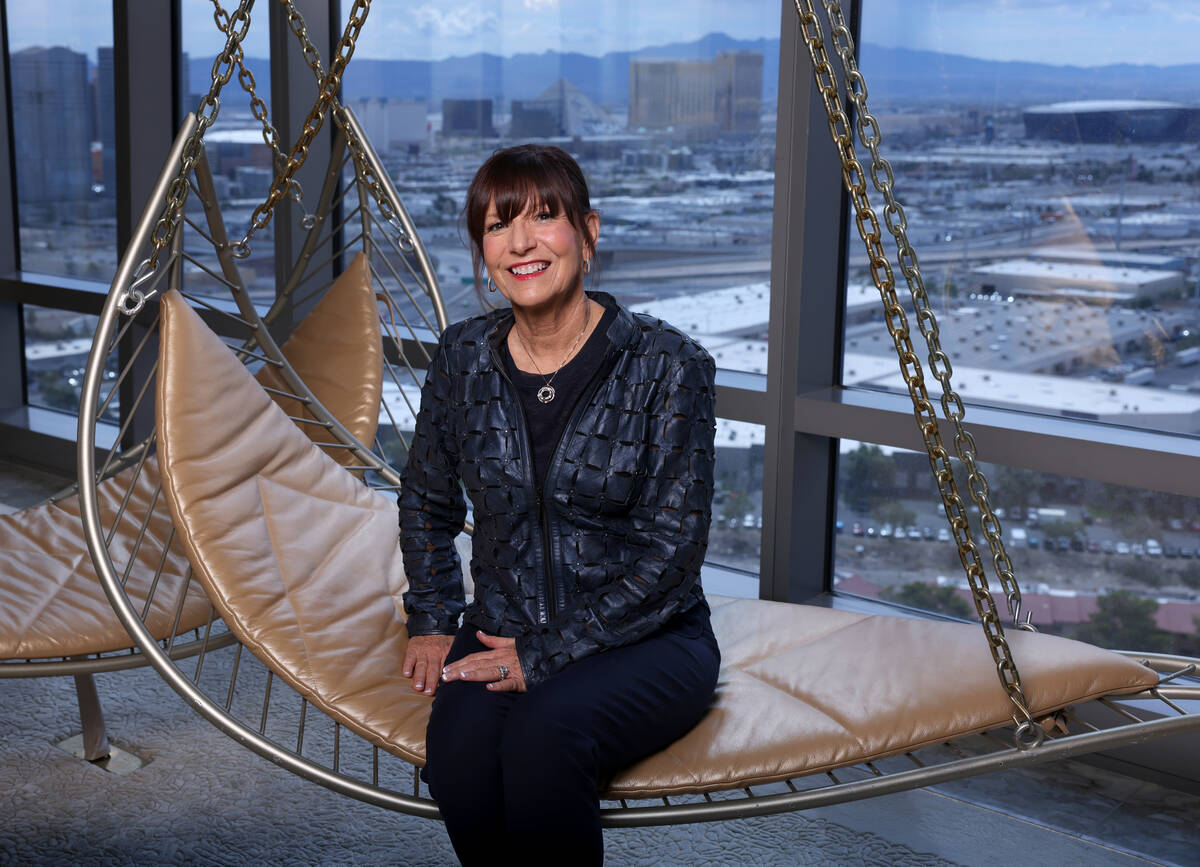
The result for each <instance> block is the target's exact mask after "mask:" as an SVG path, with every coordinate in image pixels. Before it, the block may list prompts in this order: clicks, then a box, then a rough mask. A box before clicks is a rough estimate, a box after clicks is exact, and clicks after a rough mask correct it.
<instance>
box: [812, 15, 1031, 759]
mask: <svg viewBox="0 0 1200 867" xmlns="http://www.w3.org/2000/svg"><path fill="white" fill-rule="evenodd" d="M793 2H794V3H795V7H796V12H797V14H798V15H799V16H800V31H801V36H802V37H803V39H804V43H805V46H806V47H807V48H808V53H809V57H810V58H811V60H812V67H813V78H814V80H815V82H816V85H817V89H818V90H819V92H820V94H821V101H822V103H823V104H824V107H825V112H826V116H827V119H828V122H829V133H830V136H831V137H832V138H833V143H834V146H835V147H836V148H837V151H838V155H839V157H840V159H841V164H842V181H843V183H844V184H845V187H846V190H847V192H848V194H849V196H850V200H851V202H852V204H853V206H854V214H855V224H856V226H857V228H858V234H859V237H861V238H862V241H863V244H864V245H865V246H866V250H867V255H868V258H869V259H870V270H871V279H872V281H873V282H874V284H875V286H876V288H877V289H878V290H879V293H880V298H881V300H882V302H883V308H884V318H885V321H886V323H887V328H888V332H889V333H890V334H891V336H892V342H893V344H894V345H895V348H896V354H897V357H898V359H899V362H900V373H901V376H902V377H903V379H904V382H905V385H906V386H907V387H908V392H909V396H910V398H911V399H912V402H913V412H914V415H915V416H916V419H917V424H918V427H919V428H920V431H921V435H922V438H923V439H924V442H925V448H926V451H927V452H928V454H929V463H930V468H931V469H932V471H933V475H934V479H935V480H936V482H937V486H938V492H939V494H940V495H941V498H942V503H943V505H944V507H945V510H946V516H947V519H948V521H949V524H950V529H951V532H952V533H953V534H954V540H955V543H956V545H957V549H958V557H959V561H960V562H961V564H962V567H963V571H964V572H965V573H966V576H967V582H968V584H969V585H970V587H971V597H972V600H973V602H974V603H975V610H976V612H977V613H978V615H979V620H980V624H981V625H982V627H983V632H984V635H985V636H986V637H987V641H988V648H989V650H990V651H991V654H992V659H993V661H994V662H995V665H996V671H997V674H998V676H999V678H1000V682H1001V684H1002V685H1003V686H1004V689H1005V692H1006V693H1007V694H1008V698H1009V700H1010V702H1011V703H1012V705H1013V707H1014V708H1015V710H1016V712H1015V713H1014V715H1013V721H1014V722H1015V723H1016V725H1017V732H1016V743H1017V746H1018V747H1021V748H1028V747H1032V746H1036V745H1037V744H1039V743H1041V740H1042V738H1043V737H1044V731H1043V730H1042V728H1041V726H1039V725H1038V723H1037V721H1036V720H1034V718H1033V715H1032V714H1031V713H1030V711H1029V703H1028V701H1027V700H1026V698H1025V694H1024V691H1023V689H1022V687H1021V680H1020V674H1019V672H1018V671H1017V665H1016V661H1015V660H1014V659H1013V656H1012V651H1011V649H1010V648H1009V646H1008V640H1007V639H1006V638H1005V636H1004V628H1003V626H1002V625H1001V623H1000V616H999V613H998V612H997V610H996V604H995V601H994V600H993V599H992V595H991V592H990V589H989V587H988V582H987V574H986V572H985V570H984V568H983V564H982V561H981V559H980V556H979V549H978V548H977V547H976V545H975V542H974V540H973V539H972V538H971V534H970V522H969V521H968V519H967V515H966V509H965V507H964V504H963V499H962V496H961V495H960V494H959V492H958V486H957V483H956V482H955V480H954V471H953V467H952V466H951V463H950V456H949V454H948V452H947V451H946V448H945V446H944V445H943V444H942V439H941V433H940V432H939V430H938V421H937V415H936V413H935V411H934V405H933V402H932V401H931V400H930V398H929V394H928V391H927V390H926V388H925V379H924V376H923V374H922V372H921V362H920V359H919V358H918V357H917V354H916V352H915V351H914V349H913V344H912V340H911V339H910V336H909V335H910V331H909V326H908V318H907V316H906V315H905V313H904V309H903V307H901V306H900V302H899V300H898V298H897V295H896V279H895V273H894V272H893V270H892V266H891V264H890V262H889V260H888V257H887V254H886V253H885V252H884V249H883V244H882V241H881V239H882V231H881V229H880V225H879V218H878V217H877V216H876V214H875V211H874V210H873V209H872V207H871V202H870V199H869V197H868V195H867V189H866V179H865V174H864V172H863V167H862V164H861V163H860V162H859V160H858V157H857V155H856V154H855V152H854V141H853V137H852V134H851V131H850V121H849V118H848V117H847V115H846V112H845V110H844V109H843V107H842V103H841V100H840V97H839V93H838V84H837V78H836V76H835V74H834V71H833V67H832V66H831V65H830V63H829V56H828V54H827V53H826V51H825V42H824V37H823V34H822V31H821V25H820V22H819V20H818V18H817V15H816V11H815V9H814V7H813V5H812V2H811V0H793ZM824 5H825V7H826V11H827V12H829V11H830V6H831V5H832V4H831V2H830V0H825V2H824ZM840 18H841V16H840V9H839V10H838V20H840ZM843 25H844V21H843ZM843 31H845V28H844V26H843ZM845 35H846V36H848V31H845ZM843 44H847V43H845V41H843ZM843 62H845V59H844V58H843ZM847 81H848V82H852V86H851V88H850V89H851V90H858V91H860V93H861V97H860V100H861V105H862V107H863V108H865V104H866V85H865V82H864V81H863V79H862V75H861V73H858V71H857V68H854V75H851V73H850V71H849V69H848V70H847ZM855 104H856V107H857V106H858V105H859V104H860V102H859V100H856V102H855ZM864 115H865V112H863V111H861V109H860V115H859V116H860V121H859V122H860V124H861V125H862V126H861V128H860V131H859V132H860V136H864V135H865V137H866V138H867V139H868V140H869V141H872V142H873V143H874V144H875V148H873V149H871V150H872V156H873V157H874V158H875V161H873V162H872V168H871V171H872V179H873V181H876V184H877V186H878V180H877V179H878V178H879V177H880V176H882V177H884V178H886V180H887V182H888V188H889V192H890V185H891V180H892V178H891V168H890V166H888V165H887V163H886V162H884V161H883V160H882V158H881V157H879V156H878V153H877V147H878V141H879V130H878V125H876V124H875V122H874V118H871V120H870V121H864V120H862V117H863V116H864ZM868 116H869V115H868ZM866 129H870V134H869V135H866V134H865V133H864V130H866ZM887 204H888V206H889V208H890V210H886V211H885V219H886V220H887V222H888V228H889V231H892V233H893V235H896V230H895V229H893V226H896V227H900V228H901V230H902V229H903V227H902V224H901V223H900V222H899V220H900V219H902V218H903V210H902V209H899V205H898V203H896V202H895V200H894V198H891V199H889V201H888V203H887ZM893 206H894V207H893ZM897 240H898V241H899V240H900V238H899V237H898V238H897ZM901 249H902V252H901V259H900V261H901V265H902V267H905V266H907V267H908V268H909V269H911V271H913V272H916V273H918V274H919V272H917V266H916V257H915V254H914V253H913V252H912V247H911V245H909V244H908V243H907V235H906V234H904V244H903V246H902V248H901ZM905 273H906V277H907V276H908V271H906V272H905ZM926 318H927V319H928V320H929V321H931V322H933V328H935V329H936V319H935V318H934V317H933V313H932V311H931V310H929V308H928V303H927V299H926V304H925V306H924V307H923V308H922V309H919V310H918V320H919V321H920V322H922V332H923V333H924V331H925V325H924V322H925V319H926ZM933 333H934V334H935V336H936V330H935V331H934V332H933ZM938 351H939V352H940V347H939V349H938ZM935 358H936V360H937V362H941V363H942V365H943V366H942V370H943V371H945V373H946V379H942V378H941V377H940V376H939V380H941V381H942V383H943V387H947V386H948V378H949V360H948V359H947V358H946V356H945V353H944V352H941V354H940V356H935ZM931 364H932V365H933V367H934V369H935V371H936V370H937V366H938V365H937V363H935V362H934V360H933V359H931ZM951 393H953V392H951ZM948 403H950V401H948V399H946V398H943V407H944V408H945V407H947V406H948ZM953 403H954V405H955V407H956V409H955V417H954V418H953V419H952V420H953V421H954V422H955V426H956V431H957V432H956V436H955V440H956V445H958V447H959V449H960V454H961V451H962V450H968V451H969V452H970V453H971V456H972V458H973V457H974V454H973V453H974V441H973V440H972V439H970V435H969V434H967V432H966V431H965V430H964V429H963V428H962V425H961V421H962V415H963V409H962V402H961V400H958V398H957V395H955V396H954V400H953ZM972 463H973V461H972ZM970 485H971V493H972V496H973V497H974V496H976V495H977V494H978V495H980V496H982V498H983V499H984V502H986V496H987V490H986V482H985V481H982V475H980V474H979V473H978V469H977V468H975V471H974V478H973V479H972V480H971V482H970ZM989 511H990V510H989ZM992 527H993V529H994V530H995V531H996V532H997V533H998V531H999V524H998V522H996V520H995V516H994V514H993V515H992ZM990 541H991V540H990V539H989V542H990ZM1010 574H1011V570H1010ZM1018 598H1019V597H1018Z"/></svg>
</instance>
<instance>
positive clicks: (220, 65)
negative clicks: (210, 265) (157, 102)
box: [119, 0, 254, 315]
mask: <svg viewBox="0 0 1200 867" xmlns="http://www.w3.org/2000/svg"><path fill="white" fill-rule="evenodd" d="M253 6H254V0H240V2H239V3H238V8H237V9H236V10H235V11H234V13H233V15H232V16H227V22H228V23H227V27H226V28H225V34H226V37H225V47H224V48H223V49H222V50H221V53H220V54H218V55H217V57H216V59H214V60H213V65H212V81H211V83H210V84H209V88H208V93H206V94H205V95H204V98H203V99H201V100H200V105H199V106H198V107H197V108H196V128H195V130H193V131H192V134H191V135H190V136H188V140H187V142H185V143H184V146H183V153H182V156H181V158H180V163H179V172H178V173H177V174H176V175H175V178H174V179H173V180H172V181H171V184H170V186H169V187H168V188H167V201H166V204H165V205H164V206H163V210H162V214H161V215H160V216H159V218H158V222H157V223H155V224H154V230H153V232H151V234H150V243H151V244H152V246H153V248H154V249H153V252H152V253H151V254H150V256H149V258H147V259H145V260H144V261H143V262H142V263H141V264H140V265H138V267H137V270H136V271H135V272H134V275H133V281H132V283H131V284H130V288H129V290H128V291H126V293H125V295H124V296H122V298H121V301H120V305H119V306H120V308H121V311H122V312H123V313H125V314H126V315H133V314H135V313H137V312H138V311H140V310H141V309H142V306H143V305H144V304H145V303H146V297H147V296H146V295H144V294H143V293H142V291H141V290H140V289H139V288H138V287H139V286H140V285H141V284H143V283H144V282H145V281H147V280H149V279H151V277H152V276H153V275H154V272H155V271H156V270H157V269H158V259H159V256H160V255H161V254H162V251H163V250H165V249H166V247H167V245H168V244H170V243H171V238H172V236H173V235H174V234H175V231H176V229H177V228H178V225H179V212H180V211H181V210H182V209H183V205H184V203H185V202H186V201H187V197H188V175H189V174H191V171H192V169H193V168H195V165H196V163H197V162H198V161H199V159H200V149H201V148H202V147H203V146H204V133H205V131H206V130H207V129H208V128H209V127H210V126H212V124H213V121H215V120H216V119H217V114H218V113H219V112H220V110H221V90H222V88H224V87H225V85H226V84H228V83H229V79H230V77H231V76H232V75H233V67H234V58H235V57H236V56H237V54H238V52H239V51H240V50H241V44H242V40H243V39H245V38H246V32H247V31H248V30H249V29H250V9H251V7H253ZM214 17H215V16H214ZM217 23H218V25H219V24H220V23H221V22H220V21H219V20H218V21H217Z"/></svg>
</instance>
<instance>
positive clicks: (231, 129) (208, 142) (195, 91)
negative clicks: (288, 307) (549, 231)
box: [181, 3, 308, 304]
mask: <svg viewBox="0 0 1200 867" xmlns="http://www.w3.org/2000/svg"><path fill="white" fill-rule="evenodd" d="M222 5H223V6H224V7H225V9H226V10H227V11H232V10H233V9H235V8H236V6H237V4H236V3H224V4H222ZM181 11H182V13H183V63H182V67H183V69H184V70H185V74H184V84H183V91H184V92H183V94H182V100H183V110H184V111H195V110H196V108H197V107H198V106H199V104H200V100H201V98H202V97H203V96H204V95H205V94H207V93H208V90H209V87H210V86H211V85H212V67H213V60H214V59H215V58H216V56H217V54H219V53H220V52H221V50H222V49H223V48H224V47H225V34H224V33H222V32H221V31H220V30H219V29H218V28H217V25H216V23H215V22H214V20H213V7H212V4H210V3H183V4H182V6H181ZM269 44H270V40H269V38H268V33H267V4H265V3H262V4H258V5H256V6H255V8H254V10H253V11H252V14H251V23H250V29H249V31H247V33H246V38H245V39H244V40H242V48H243V51H244V52H245V61H244V62H245V66H246V67H247V69H248V70H249V71H250V74H251V76H253V79H254V88H255V91H256V92H257V94H258V96H259V98H260V99H261V100H262V101H263V102H264V103H265V104H266V105H267V106H270V104H271V75H270V68H269V59H270V48H269ZM301 84H304V85H308V82H307V81H306V82H302V83H301ZM289 145H290V143H289V142H286V141H283V140H282V139H281V146H283V147H285V148H286V147H288V146H289ZM204 151H205V154H206V155H207V157H208V164H209V168H210V169H211V171H212V174H213V184H214V186H215V188H216V192H217V200H218V201H219V202H220V204H221V208H220V210H221V217H222V219H223V220H224V221H225V227H226V231H227V233H228V235H229V237H230V238H241V237H243V236H244V235H245V234H246V231H247V230H248V229H249V227H250V215H251V214H252V213H253V212H254V209H255V208H256V207H258V205H260V204H262V202H263V200H264V199H265V198H266V196H267V191H268V189H269V188H270V184H271V180H272V178H273V176H274V165H273V156H272V153H271V149H270V148H269V147H268V146H267V144H266V142H265V141H264V140H263V134H262V124H261V123H260V122H259V121H257V120H255V118H254V115H253V113H252V112H251V102H250V96H249V94H248V93H247V92H246V91H245V90H244V88H243V86H242V84H241V83H240V82H239V78H238V72H237V68H236V67H234V73H233V75H232V77H231V78H230V80H229V83H228V84H227V85H226V86H225V88H224V89H223V90H222V91H221V110H220V113H219V114H218V115H217V120H216V123H214V124H213V125H212V126H211V127H209V129H208V131H207V132H206V133H205V135H204ZM192 211H193V208H192V207H191V205H189V212H192ZM194 212H195V213H196V214H197V215H199V214H200V211H199V209H194ZM196 219H197V221H198V222H199V224H200V225H202V226H203V225H204V220H203V217H202V216H197V218H196ZM274 226H275V223H274V221H272V222H271V223H270V224H269V225H268V226H267V227H266V228H265V229H261V230H259V231H258V232H256V233H255V235H254V239H253V241H252V242H251V245H250V251H251V252H250V256H249V257H248V258H246V259H239V260H238V261H237V267H238V271H239V273H240V274H241V277H242V281H243V282H244V283H245V284H246V286H247V288H249V289H250V292H251V294H252V295H254V296H255V297H256V299H258V300H261V301H265V302H266V303H268V304H269V303H270V301H271V300H272V299H273V298H274V296H275V240H274V239H275V231H274ZM184 243H185V245H186V249H187V250H188V251H190V252H194V253H195V254H196V255H197V256H198V257H201V258H202V260H203V261H206V262H211V261H212V245H211V244H210V243H208V242H207V241H205V239H204V238H203V237H201V236H200V235H199V233H197V232H194V231H190V230H189V231H187V232H186V233H185V235H184ZM210 267H212V266H210ZM185 279H186V281H187V284H188V287H189V288H190V289H191V290H193V291H196V292H198V293H200V294H205V295H216V296H218V297H225V298H228V297H229V291H228V290H227V289H225V288H224V287H222V286H221V284H220V283H218V282H217V281H216V280H215V279H212V278H210V277H207V276H206V275H204V274H203V272H202V271H201V270H200V269H199V268H189V270H188V271H187V273H186V277H185Z"/></svg>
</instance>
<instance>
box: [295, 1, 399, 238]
mask: <svg viewBox="0 0 1200 867" xmlns="http://www.w3.org/2000/svg"><path fill="white" fill-rule="evenodd" d="M282 2H283V4H284V5H285V6H286V7H287V13H288V27H289V28H290V29H291V31H292V33H293V34H295V36H296V39H297V41H298V42H299V43H300V50H301V52H302V53H303V54H304V59H305V61H306V62H307V63H308V66H309V68H310V69H312V71H313V75H314V76H316V79H317V82H318V84H319V83H320V82H322V81H324V80H325V68H324V66H323V65H322V63H321V55H320V53H319V52H318V51H317V49H316V46H314V45H313V43H312V39H310V38H309V35H308V27H307V25H305V23H304V17H303V16H302V15H301V14H300V10H299V9H297V8H296V4H295V3H294V2H293V0H282ZM333 113H334V116H335V117H336V119H337V122H338V126H339V127H340V128H341V130H342V133H343V134H344V135H345V137H346V146H347V147H348V148H349V149H350V156H351V158H352V159H353V160H354V169H355V174H356V175H357V177H358V178H359V179H360V180H362V182H363V183H365V184H366V185H367V189H368V190H369V191H370V193H371V197H372V198H373V199H375V203H376V205H377V206H378V208H379V212H380V214H382V215H383V218H384V219H385V220H387V221H388V223H390V224H391V225H392V226H393V228H395V229H397V230H399V232H400V237H401V240H402V242H404V243H405V244H407V243H409V238H408V232H407V231H405V229H404V227H403V226H402V225H401V223H400V221H399V219H397V217H396V213H395V209H394V208H393V207H392V204H391V201H389V199H388V196H387V193H386V191H385V190H384V187H383V183H382V181H380V179H379V178H378V177H377V176H376V175H375V172H374V171H373V170H372V169H371V165H370V163H369V161H368V160H367V159H366V157H365V155H364V152H363V146H362V143H361V142H360V141H359V140H358V136H357V135H355V134H354V130H353V128H352V127H351V125H350V122H349V121H348V120H347V119H346V109H345V107H344V106H343V105H342V104H341V103H340V102H337V101H335V102H334V103H333Z"/></svg>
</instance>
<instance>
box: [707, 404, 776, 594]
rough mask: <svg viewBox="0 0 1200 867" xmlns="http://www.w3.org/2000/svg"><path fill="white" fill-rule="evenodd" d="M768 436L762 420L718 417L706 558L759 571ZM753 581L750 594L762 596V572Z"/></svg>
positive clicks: (753, 571)
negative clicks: (711, 513) (737, 419)
mask: <svg viewBox="0 0 1200 867" xmlns="http://www.w3.org/2000/svg"><path fill="white" fill-rule="evenodd" d="M765 439H766V428H765V427H763V426H762V425H759V424H751V423H750V422H744V421H731V420H730V419H725V418H719V419H717V440H716V442H717V482H716V487H715V489H714V492H713V520H712V529H711V530H710V532H709V541H708V556H707V558H706V559H707V560H708V561H709V562H710V563H715V564H719V565H721V566H727V567H729V568H731V569H737V570H740V571H742V572H745V573H749V574H750V575H754V576H757V575H758V569H759V563H760V560H759V558H760V556H761V554H762V525H763V509H762V495H763V443H764V441H765ZM752 583H753V584H754V587H753V589H752V591H751V592H749V593H747V594H745V595H750V596H757V595H758V580H757V577H755V578H754V579H753V582H752ZM709 589H710V590H711V589H712V588H709ZM721 592H728V591H721Z"/></svg>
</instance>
